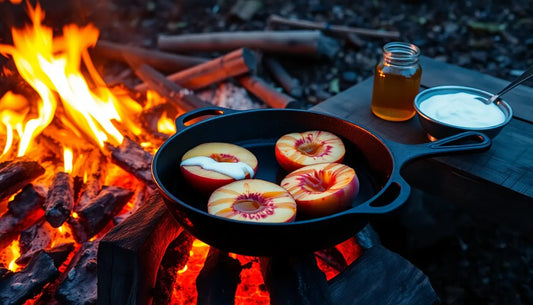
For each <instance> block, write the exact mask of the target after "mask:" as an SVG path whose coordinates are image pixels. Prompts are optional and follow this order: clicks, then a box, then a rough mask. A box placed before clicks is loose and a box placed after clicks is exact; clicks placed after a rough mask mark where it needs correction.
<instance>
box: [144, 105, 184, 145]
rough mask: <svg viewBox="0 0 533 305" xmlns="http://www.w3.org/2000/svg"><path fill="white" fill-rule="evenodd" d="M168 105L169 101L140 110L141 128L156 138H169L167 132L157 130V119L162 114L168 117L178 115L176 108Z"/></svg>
mask: <svg viewBox="0 0 533 305" xmlns="http://www.w3.org/2000/svg"><path fill="white" fill-rule="evenodd" d="M167 99H168V98H167ZM170 105H171V103H163V104H158V105H155V106H154V107H151V108H149V109H146V110H144V111H143V112H142V115H141V118H140V119H141V123H142V126H143V128H144V129H145V130H146V131H148V132H149V133H150V134H152V135H153V136H154V137H155V138H157V139H161V140H166V139H168V138H169V135H168V134H165V133H162V132H160V131H159V129H158V124H159V120H160V119H161V118H162V117H164V116H166V117H168V118H176V117H178V114H179V112H178V110H177V109H176V108H175V107H173V106H170Z"/></svg>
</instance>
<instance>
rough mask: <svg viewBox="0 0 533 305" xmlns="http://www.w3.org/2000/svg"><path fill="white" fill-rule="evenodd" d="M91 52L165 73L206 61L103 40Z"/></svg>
mask: <svg viewBox="0 0 533 305" xmlns="http://www.w3.org/2000/svg"><path fill="white" fill-rule="evenodd" d="M93 52H94V53H96V54H97V55H101V56H103V57H107V58H109V59H113V60H117V61H121V62H124V63H127V58H133V59H135V60H138V61H141V62H143V63H145V64H147V65H149V66H151V67H154V68H155V69H157V70H159V71H162V72H167V73H174V72H176V71H181V70H183V69H187V68H190V67H194V66H196V65H199V64H201V63H204V62H206V61H208V59H205V58H201V57H194V56H184V55H177V54H172V53H167V52H161V51H158V50H149V49H144V48H139V47H134V46H128V45H121V44H117V43H113V42H110V41H105V40H99V41H98V42H97V43H96V46H95V47H94V50H93Z"/></svg>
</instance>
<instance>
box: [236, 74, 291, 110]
mask: <svg viewBox="0 0 533 305" xmlns="http://www.w3.org/2000/svg"><path fill="white" fill-rule="evenodd" d="M238 81H239V83H240V84H241V85H242V86H243V87H244V88H246V90H248V91H250V92H251V93H252V94H253V95H255V96H256V97H257V98H259V99H260V100H262V101H263V102H265V103H266V104H267V105H269V106H270V107H272V108H299V107H300V102H298V101H296V100H294V99H293V98H292V97H290V96H288V95H286V94H284V93H282V92H279V91H278V90H276V89H275V88H273V87H272V86H270V85H269V84H267V83H266V82H265V81H264V80H262V79H261V78H259V77H257V76H252V75H246V76H241V77H239V78H238Z"/></svg>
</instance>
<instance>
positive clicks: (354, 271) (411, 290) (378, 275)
mask: <svg viewBox="0 0 533 305" xmlns="http://www.w3.org/2000/svg"><path fill="white" fill-rule="evenodd" d="M353 283H357V285H354V284H353ZM329 288H330V291H331V298H332V300H333V304H338V305H351V304H383V305H387V304H390V305H392V304H395V305H408V304H436V303H437V301H438V297H437V295H436V293H435V291H434V290H433V288H432V287H431V284H430V282H429V279H428V278H427V276H426V275H424V273H422V271H420V270H419V269H418V268H416V267H415V266H413V265H412V264H411V263H410V262H409V261H407V260H406V259H404V258H402V257H401V256H399V255H398V254H396V253H393V252H391V251H389V250H387V249H386V248H384V247H383V246H380V245H376V246H373V247H372V248H369V249H366V250H365V251H364V252H363V254H362V255H361V256H360V257H359V258H358V259H357V260H356V261H355V262H353V263H352V264H351V265H350V266H348V268H347V269H346V270H345V271H344V272H342V273H340V274H339V275H337V276H336V277H335V278H333V279H332V280H330V281H329Z"/></svg>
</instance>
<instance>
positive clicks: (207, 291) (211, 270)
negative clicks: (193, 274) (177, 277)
mask: <svg viewBox="0 0 533 305" xmlns="http://www.w3.org/2000/svg"><path fill="white" fill-rule="evenodd" d="M241 270H242V266H241V264H240V262H239V261H238V260H237V259H234V258H231V257H229V256H228V253H227V252H223V251H220V250H218V249H216V248H214V247H210V248H209V253H208V254H207V258H206V260H205V263H204V266H203V268H202V270H201V271H200V273H199V274H198V277H197V278H196V290H197V291H198V298H197V301H196V304H198V305H200V304H222V305H223V304H234V302H235V292H236V291H237V286H238V285H239V283H240V281H241V280H240V273H241Z"/></svg>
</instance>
